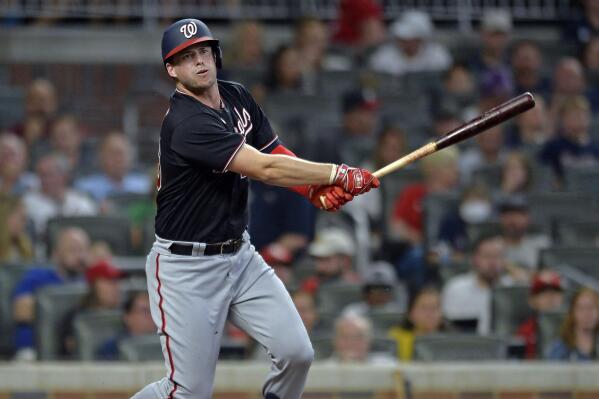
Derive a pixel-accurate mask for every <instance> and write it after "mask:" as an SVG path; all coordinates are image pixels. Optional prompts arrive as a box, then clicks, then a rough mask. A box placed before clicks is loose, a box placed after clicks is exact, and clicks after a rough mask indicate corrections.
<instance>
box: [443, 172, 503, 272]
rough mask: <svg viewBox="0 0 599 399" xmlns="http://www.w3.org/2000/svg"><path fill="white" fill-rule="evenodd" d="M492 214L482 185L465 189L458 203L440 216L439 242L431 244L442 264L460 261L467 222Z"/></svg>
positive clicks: (486, 218) (487, 218) (485, 219)
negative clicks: (434, 244) (433, 245)
mask: <svg viewBox="0 0 599 399" xmlns="http://www.w3.org/2000/svg"><path fill="white" fill-rule="evenodd" d="M492 217H493V204H492V203H491V197H490V196H489V192H488V191H487V189H486V188H485V186H482V185H479V184H477V185H473V186H470V187H468V188H467V189H465V190H464V191H463V192H462V195H461V197H460V202H459V204H458V207H457V208H456V209H451V210H449V211H448V212H447V213H446V214H445V215H443V218H442V219H441V224H440V225H439V239H438V241H439V242H438V243H437V245H436V246H435V247H434V251H435V253H437V255H438V256H439V257H440V259H439V261H440V262H441V263H442V264H445V263H451V262H452V261H457V262H461V261H463V260H464V257H465V255H466V251H467V250H468V248H469V247H470V239H469V237H468V230H467V226H468V225H473V224H480V223H484V222H488V221H490V220H491V218H492ZM449 267H451V266H449Z"/></svg>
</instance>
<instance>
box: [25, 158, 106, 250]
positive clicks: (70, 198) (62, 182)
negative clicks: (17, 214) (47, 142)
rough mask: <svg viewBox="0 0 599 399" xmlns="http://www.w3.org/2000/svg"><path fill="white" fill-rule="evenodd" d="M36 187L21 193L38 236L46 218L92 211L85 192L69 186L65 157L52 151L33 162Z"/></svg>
mask: <svg viewBox="0 0 599 399" xmlns="http://www.w3.org/2000/svg"><path fill="white" fill-rule="evenodd" d="M36 171H37V175H38V177H39V181H40V187H39V189H38V190H35V191H29V192H27V193H26V194H25V195H24V196H23V203H24V204H25V207H26V209H27V216H28V217H29V219H31V221H33V224H34V227H35V233H36V236H37V238H38V239H40V240H44V239H45V233H46V225H47V223H48V220H50V219H51V218H53V217H57V216H87V215H95V214H96V213H97V207H96V204H94V202H93V201H92V200H91V199H89V198H88V197H87V196H85V195H83V194H81V193H78V192H77V191H75V190H72V189H70V188H69V187H68V181H69V173H70V169H69V166H68V164H67V161H66V160H65V159H64V158H62V157H60V156H58V155H54V154H49V155H45V156H44V157H42V158H40V159H39V161H38V162H37V165H36Z"/></svg>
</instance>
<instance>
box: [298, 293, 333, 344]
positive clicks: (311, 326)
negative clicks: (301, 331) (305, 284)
mask: <svg viewBox="0 0 599 399" xmlns="http://www.w3.org/2000/svg"><path fill="white" fill-rule="evenodd" d="M292 298H293V303H294V304H295V307H296V309H297V312H298V313H299V315H300V317H301V318H302V321H303V322H304V326H305V327H306V331H308V334H309V335H310V337H315V336H322V335H325V334H327V333H328V331H326V329H325V328H324V326H323V324H322V320H320V315H319V314H318V309H316V303H315V302H314V296H313V295H311V294H308V293H306V292H303V291H296V292H294V293H293V295H292Z"/></svg>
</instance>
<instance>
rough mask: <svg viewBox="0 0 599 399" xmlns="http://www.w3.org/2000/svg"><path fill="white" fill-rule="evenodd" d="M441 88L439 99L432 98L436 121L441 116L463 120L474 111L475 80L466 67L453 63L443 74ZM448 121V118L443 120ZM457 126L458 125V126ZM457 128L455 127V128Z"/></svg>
mask: <svg viewBox="0 0 599 399" xmlns="http://www.w3.org/2000/svg"><path fill="white" fill-rule="evenodd" d="M442 83H443V87H442V92H441V93H440V94H441V95H440V96H439V98H437V99H435V98H433V101H438V103H437V104H436V110H435V111H436V112H435V113H436V116H437V119H443V118H441V115H444V114H445V115H452V116H453V117H454V118H455V119H458V120H464V119H467V118H468V116H469V115H471V114H473V113H474V112H476V111H472V110H473V109H475V108H476V104H477V100H478V93H477V89H478V88H477V86H476V83H475V79H474V77H473V76H472V72H471V71H470V69H469V68H468V66H467V65H465V64H461V63H454V64H453V65H451V67H449V69H448V70H447V71H446V72H445V73H444V74H443V81H442ZM445 119H448V118H445ZM458 126H459V125H458ZM455 127H457V126H455ZM450 130H451V129H445V130H441V131H440V132H441V134H442V133H443V132H444V133H447V132H449V131H450Z"/></svg>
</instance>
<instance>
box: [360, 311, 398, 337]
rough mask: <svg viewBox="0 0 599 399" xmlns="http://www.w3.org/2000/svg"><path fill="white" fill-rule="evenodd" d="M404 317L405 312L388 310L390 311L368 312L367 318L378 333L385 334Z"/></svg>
mask: <svg viewBox="0 0 599 399" xmlns="http://www.w3.org/2000/svg"><path fill="white" fill-rule="evenodd" d="M404 317H405V313H400V312H390V311H376V310H375V311H372V312H370V313H369V314H368V318H369V319H370V321H372V327H373V328H374V331H375V332H376V333H378V334H386V333H387V332H388V331H389V329H391V328H392V327H395V326H398V325H400V324H401V322H402V321H403V319H404Z"/></svg>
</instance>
